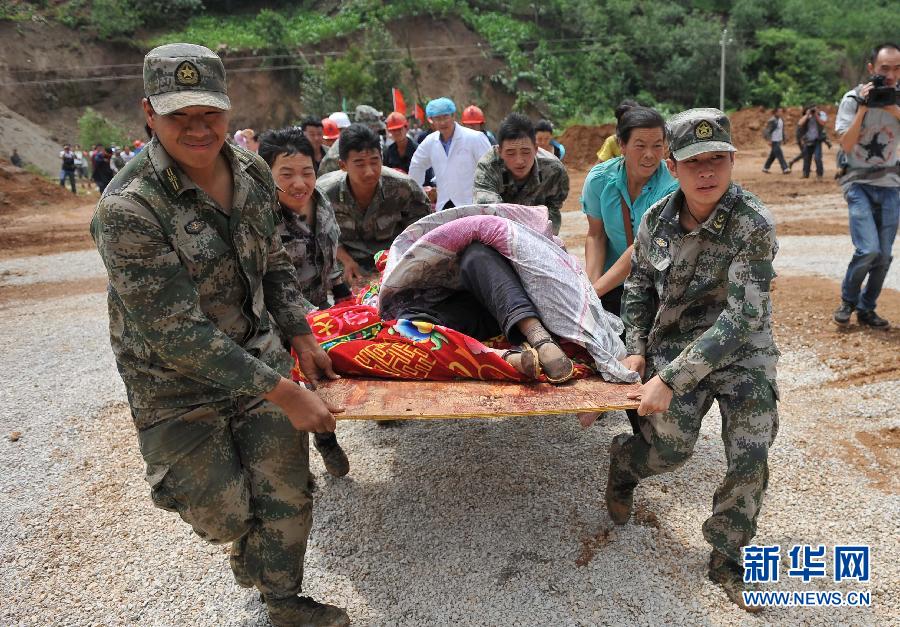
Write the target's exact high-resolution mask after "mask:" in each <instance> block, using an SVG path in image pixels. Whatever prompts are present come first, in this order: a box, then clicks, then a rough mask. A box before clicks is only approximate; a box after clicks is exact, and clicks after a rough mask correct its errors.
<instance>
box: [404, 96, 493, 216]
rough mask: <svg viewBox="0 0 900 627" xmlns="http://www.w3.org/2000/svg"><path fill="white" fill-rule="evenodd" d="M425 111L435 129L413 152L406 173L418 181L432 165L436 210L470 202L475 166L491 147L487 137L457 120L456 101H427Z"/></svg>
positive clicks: (421, 182) (439, 99) (441, 99)
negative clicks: (435, 190)
mask: <svg viewBox="0 0 900 627" xmlns="http://www.w3.org/2000/svg"><path fill="white" fill-rule="evenodd" d="M425 115H427V116H428V119H429V121H430V122H431V126H432V127H433V128H434V129H436V130H435V131H434V132H433V133H431V134H430V135H428V137H426V138H425V139H424V140H422V143H420V144H419V147H418V148H417V149H416V152H415V153H414V154H413V157H412V161H411V162H410V165H409V175H410V176H411V177H412V179H413V180H414V181H415V182H416V183H418V184H419V185H422V184H423V183H424V181H425V171H426V170H427V169H428V168H434V181H435V183H436V184H437V203H436V207H437V209H438V210H441V209H450V208H451V207H459V206H461V205H471V204H472V197H473V184H474V182H475V166H476V165H477V163H478V160H479V159H481V157H482V156H483V155H484V154H485V153H486V152H487V151H488V150H490V149H491V142H490V140H488V138H487V137H486V136H485V134H484V133H482V132H480V131H473V130H472V129H470V128H466V127H465V126H462V125H460V124H457V122H456V105H455V104H453V101H452V100H450V99H449V98H437V99H436V100H432V101H430V102H429V103H428V105H427V106H426V107H425Z"/></svg>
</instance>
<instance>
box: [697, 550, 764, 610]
mask: <svg viewBox="0 0 900 627" xmlns="http://www.w3.org/2000/svg"><path fill="white" fill-rule="evenodd" d="M742 570H743V569H742V568H741V565H740V564H738V563H737V562H735V561H734V560H733V559H731V558H730V557H728V556H727V555H724V554H722V553H720V552H719V551H717V550H715V549H713V551H712V553H710V555H709V573H708V574H709V578H710V580H711V581H712V582H713V583H717V584H719V585H720V586H722V589H723V590H724V591H725V594H726V595H727V596H728V598H729V599H731V602H732V603H734V604H735V605H737V606H738V607H739V608H741V609H742V610H744V611H746V612H750V613H751V614H757V613H759V612H762V610H763V608H762V606H760V605H747V604H746V603H745V602H744V594H743V593H744V592H745V591H747V590H750V589H751V588H750V587H749V586H747V584H745V583H744V575H743V572H742Z"/></svg>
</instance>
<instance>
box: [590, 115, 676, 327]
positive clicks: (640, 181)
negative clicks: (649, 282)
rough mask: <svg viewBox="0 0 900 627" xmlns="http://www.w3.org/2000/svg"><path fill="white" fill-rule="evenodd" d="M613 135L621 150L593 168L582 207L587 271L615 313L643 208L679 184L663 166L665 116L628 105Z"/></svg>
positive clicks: (607, 308) (620, 297) (645, 209)
mask: <svg viewBox="0 0 900 627" xmlns="http://www.w3.org/2000/svg"><path fill="white" fill-rule="evenodd" d="M616 140H617V142H618V144H619V146H620V148H621V150H622V156H621V157H616V158H614V159H610V160H609V161H604V162H603V163H599V164H597V165H595V166H594V167H593V168H591V170H590V172H588V175H587V178H585V181H584V188H583V190H582V193H581V207H582V210H583V211H584V213H585V214H587V219H588V234H587V239H586V240H585V244H584V257H585V269H586V271H587V275H588V277H589V278H590V280H591V283H593V285H594V289H595V290H596V291H597V295H598V296H600V299H601V300H602V302H603V307H604V308H605V309H606V310H607V311H610V312H612V313H614V314H616V315H618V314H619V311H620V309H621V301H622V285H623V283H624V282H625V277H627V276H628V272H629V271H630V270H631V247H632V243H633V241H634V233H637V229H638V225H639V224H640V223H641V218H642V217H643V216H644V213H645V212H646V211H647V209H649V208H650V206H651V205H653V204H654V203H655V202H657V201H658V200H661V199H662V198H664V197H665V196H668V195H669V194H671V193H672V192H673V191H675V190H676V189H678V181H677V180H676V179H675V178H674V177H673V176H672V175H671V174H669V170H668V169H667V168H666V164H665V161H664V158H665V156H666V155H665V153H666V122H665V120H663V117H662V116H661V115H660V114H659V113H658V112H657V111H655V110H654V109H650V108H648V107H641V106H635V107H631V108H630V109H629V110H628V111H626V112H625V113H624V114H623V115H622V117H621V118H620V119H619V122H618V124H617V126H616ZM626 213H627V215H628V217H629V220H628V222H629V224H627V225H626V223H625V220H624V216H625V215H626ZM626 227H630V228H626Z"/></svg>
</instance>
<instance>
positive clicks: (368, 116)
mask: <svg viewBox="0 0 900 627" xmlns="http://www.w3.org/2000/svg"><path fill="white" fill-rule="evenodd" d="M353 119H354V121H355V122H356V123H357V124H365V125H366V126H368V127H369V128H370V129H372V131H374V132H375V134H376V135H379V136H380V133H383V132H384V131H385V129H386V128H387V127H386V126H385V124H384V119H383V116H382V114H381V111H379V110H377V109H376V108H375V107H370V106H369V105H359V106H358V107H356V110H355V111H354V112H353ZM382 147H383V146H382ZM340 160H341V139H340V137H339V138H337V139H336V140H334V143H333V144H331V147H330V148H329V149H328V152H326V153H325V156H324V157H323V158H322V162H321V163H320V164H319V169H318V172H317V173H318V176H322V175H324V174H328V173H329V172H336V171H337V170H340V168H341V164H340Z"/></svg>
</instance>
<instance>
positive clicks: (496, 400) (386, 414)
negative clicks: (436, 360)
mask: <svg viewBox="0 0 900 627" xmlns="http://www.w3.org/2000/svg"><path fill="white" fill-rule="evenodd" d="M638 387H639V386H638V384H637V383H634V384H628V383H607V382H606V381H604V380H603V379H601V378H600V377H592V378H589V379H579V380H577V381H573V382H571V383H569V384H566V385H559V386H557V385H550V384H549V383H538V384H532V385H524V384H520V383H508V382H502V383H500V382H492V381H468V380H460V381H402V380H396V379H358V378H349V377H348V378H346V379H339V380H337V381H329V382H328V383H325V384H323V385H321V386H320V387H319V393H320V394H321V395H322V397H323V398H324V399H326V400H327V401H328V402H330V403H332V404H334V405H338V406H342V407H344V408H345V410H346V411H345V412H344V413H341V414H335V418H337V419H338V420H427V419H436V418H499V417H504V416H541V415H548V414H570V413H576V412H600V411H610V410H616V409H632V408H636V407H637V406H638V401H634V400H631V399H628V398H626V396H625V395H626V394H627V393H628V392H631V391H633V390H637V388H638Z"/></svg>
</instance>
